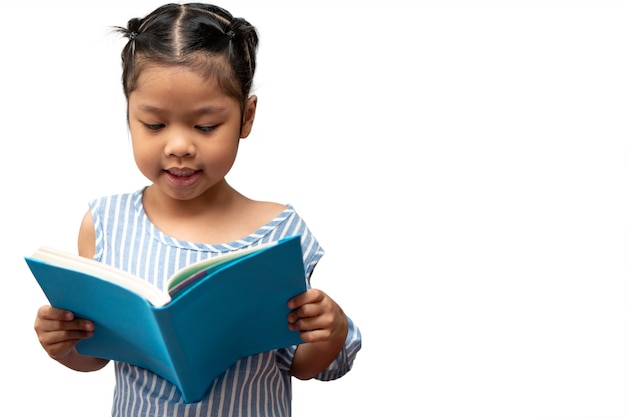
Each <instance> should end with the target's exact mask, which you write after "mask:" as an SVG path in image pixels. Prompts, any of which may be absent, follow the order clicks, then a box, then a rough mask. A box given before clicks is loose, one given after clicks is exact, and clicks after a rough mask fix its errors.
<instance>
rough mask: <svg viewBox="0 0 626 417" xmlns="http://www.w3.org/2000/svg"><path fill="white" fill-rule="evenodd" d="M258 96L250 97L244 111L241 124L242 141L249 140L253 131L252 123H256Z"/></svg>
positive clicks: (240, 135)
mask: <svg viewBox="0 0 626 417" xmlns="http://www.w3.org/2000/svg"><path fill="white" fill-rule="evenodd" d="M257 100H258V99H257V96H250V97H248V100H246V107H245V108H244V109H243V118H242V122H241V133H240V134H239V137H240V138H241V139H244V138H247V137H248V135H249V134H250V132H251V131H252V123H253V122H254V114H255V113H256V103H257Z"/></svg>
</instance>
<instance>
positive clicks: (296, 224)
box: [89, 189, 361, 417]
mask: <svg viewBox="0 0 626 417" xmlns="http://www.w3.org/2000/svg"><path fill="white" fill-rule="evenodd" d="M142 195H143V189H142V190H138V191H136V192H134V193H131V194H119V195H112V196H106V197H102V198H99V199H96V200H94V201H92V202H90V204H89V206H90V210H91V214H92V217H93V220H94V226H95V231H96V253H95V256H94V259H96V260H98V261H100V262H103V263H105V264H109V265H112V266H114V267H117V268H120V269H123V270H126V271H128V272H130V273H132V274H134V275H137V276H139V277H142V278H143V279H145V280H147V281H148V282H150V283H151V284H153V285H155V286H157V287H159V288H164V286H165V285H166V280H167V277H169V276H170V275H171V274H173V273H174V272H175V271H176V270H178V269H180V268H181V267H183V266H185V265H188V264H190V263H192V262H195V261H198V260H200V259H206V258H209V257H213V256H216V255H218V254H221V253H224V252H230V251H233V250H237V249H241V248H245V247H250V246H256V245H259V244H262V243H266V242H271V241H275V240H278V239H281V238H283V237H288V236H293V235H298V234H299V235H301V241H302V249H303V259H304V265H305V269H306V274H307V280H310V277H311V274H312V273H313V270H314V269H315V266H316V265H317V262H318V261H319V260H320V258H321V257H322V256H323V254H324V250H323V249H322V247H321V246H320V245H319V243H318V242H317V240H316V239H315V237H314V236H313V235H312V234H311V233H310V231H309V230H308V228H307V226H306V224H305V223H304V221H303V220H302V219H301V218H300V216H299V215H298V214H297V213H296V212H295V210H294V208H293V207H292V206H291V205H287V207H286V208H285V209H284V210H283V212H282V213H280V214H279V215H278V216H276V218H274V219H273V220H271V221H270V222H269V223H267V224H266V225H264V226H263V227H261V228H260V229H259V230H257V231H256V232H254V233H252V234H250V235H249V236H246V237H245V238H243V239H239V240H237V241H234V242H229V243H225V244H214V245H208V244H202V243H192V242H186V241H181V240H178V239H175V238H173V237H171V236H168V235H166V234H164V233H163V232H161V231H160V230H158V229H157V228H156V227H155V226H154V225H153V224H152V223H151V222H150V220H149V219H148V216H147V215H146V213H145V211H144V210H143V204H142ZM349 324H350V328H349V334H348V338H347V339H346V344H345V346H344V349H343V351H342V352H341V353H340V355H339V356H338V357H337V359H336V360H335V361H334V362H333V363H332V364H331V365H330V366H329V367H328V368H327V369H326V370H324V371H323V372H322V373H320V374H319V375H318V376H317V379H320V380H332V379H336V378H339V377H341V376H342V375H344V374H345V373H346V372H348V371H349V370H350V368H351V367H352V363H353V361H354V358H355V356H356V353H357V352H358V350H359V349H360V347H361V335H360V332H359V329H358V328H357V327H356V326H355V325H354V323H353V322H352V321H351V320H349ZM294 353H295V346H292V347H289V348H285V349H278V350H274V351H270V352H264V353H261V354H258V355H252V356H249V357H246V358H243V359H241V360H239V361H238V362H237V363H235V364H234V365H233V366H232V367H230V368H229V369H228V370H226V372H225V373H224V374H223V375H221V376H220V377H218V378H217V379H216V380H215V381H214V383H213V385H212V386H211V388H210V390H209V391H208V392H207V393H206V394H205V396H204V397H203V399H202V400H201V401H199V402H197V403H192V404H185V403H184V402H183V399H182V396H181V395H180V393H179V392H178V390H177V388H176V386H174V385H173V384H171V383H169V382H168V381H166V380H165V379H163V378H161V377H159V376H158V375H156V374H154V373H152V372H150V371H147V370H145V369H143V368H139V367H136V366H132V365H129V364H127V363H120V362H116V363H115V381H116V384H115V391H114V396H113V408H112V415H113V416H114V417H126V416H129V417H130V416H133V417H140V416H141V417H144V416H145V417H147V416H151V417H152V416H154V417H158V416H185V417H187V416H189V417H192V416H197V417H199V416H220V417H222V416H233V417H265V416H267V417H269V416H276V417H286V416H290V415H291V377H290V376H289V367H290V366H291V362H292V360H293V355H294Z"/></svg>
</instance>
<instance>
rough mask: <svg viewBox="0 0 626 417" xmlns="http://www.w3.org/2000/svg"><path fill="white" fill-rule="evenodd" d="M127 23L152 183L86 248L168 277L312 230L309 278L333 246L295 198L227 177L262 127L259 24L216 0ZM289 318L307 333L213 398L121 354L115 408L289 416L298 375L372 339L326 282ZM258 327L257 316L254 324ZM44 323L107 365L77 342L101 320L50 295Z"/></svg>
mask: <svg viewBox="0 0 626 417" xmlns="http://www.w3.org/2000/svg"><path fill="white" fill-rule="evenodd" d="M119 30H120V31H121V32H122V33H124V35H125V36H126V37H128V43H127V45H126V46H125V48H124V50H123V52H122V66H123V75H122V79H123V89H124V94H125V95H126V99H127V103H128V112H127V115H128V123H129V128H130V133H131V137H132V146H133V153H134V157H135V161H136V164H137V166H138V168H139V170H140V171H141V172H142V173H143V174H144V175H145V176H146V178H148V179H149V180H150V182H151V184H150V185H149V186H147V187H145V188H143V189H140V190H137V191H135V192H132V193H128V194H119V195H112V196H106V197H102V198H99V199H96V200H94V201H92V202H90V204H89V209H88V211H87V213H86V214H85V216H84V218H83V221H82V223H81V227H80V232H79V236H78V250H79V253H80V255H81V256H85V257H89V258H94V259H96V260H98V261H100V262H103V263H106V264H110V265H112V266H114V267H117V268H121V269H125V270H127V271H129V272H131V273H133V274H135V275H138V276H141V277H143V278H144V279H146V280H148V281H150V282H151V283H152V284H154V285H156V286H159V287H163V286H164V280H165V278H166V277H167V276H168V275H170V274H171V273H172V272H173V271H174V269H177V268H179V267H182V266H183V265H185V264H187V263H189V262H192V261H195V260H198V259H201V258H207V257H211V256H215V255H217V254H220V253H224V252H229V251H233V250H237V249H241V248H245V247H249V246H254V245H258V244H261V243H265V242H268V241H273V240H277V239H280V238H282V237H286V236H292V235H297V234H299V235H301V236H302V239H301V241H302V247H303V259H304V264H305V268H306V274H307V279H310V277H311V274H312V272H313V269H314V267H315V265H316V264H317V262H318V261H319V260H320V258H321V256H322V255H323V253H324V252H323V250H322V248H321V247H320V245H319V244H318V242H317V241H316V240H315V238H314V237H313V235H312V234H311V233H310V232H309V230H308V229H307V226H306V225H305V223H304V221H303V220H302V219H301V218H300V217H299V216H298V214H297V213H296V212H295V210H294V208H293V207H292V206H290V205H283V204H277V203H271V202H263V201H254V200H251V199H249V198H246V197H245V196H243V195H241V194H240V193H238V192H237V191H236V190H235V189H234V188H232V187H231V186H230V185H229V184H228V183H227V182H226V180H225V176H226V174H227V173H228V171H229V170H230V169H231V167H232V166H233V163H234V161H235V157H236V155H237V148H238V145H239V140H240V138H246V137H247V136H248V135H249V134H250V131H251V129H252V124H253V121H254V116H255V111H256V106H257V98H256V96H254V95H250V94H249V93H250V88H251V86H252V80H253V76H254V71H255V63H256V58H255V54H256V48H257V43H258V38H257V33H256V30H255V28H254V27H253V26H251V25H250V24H249V23H248V22H247V21H245V20H243V19H240V18H233V17H232V16H231V15H230V13H228V12H227V11H225V10H223V9H221V8H219V7H216V6H212V5H208V4H198V3H193V4H169V5H165V6H162V7H160V8H158V9H156V10H155V11H154V12H152V13H150V14H149V15H148V16H146V17H145V18H143V19H132V20H130V21H129V22H128V27H127V28H119ZM288 307H289V308H290V309H292V312H291V313H290V314H289V315H288V316H287V317H286V318H285V326H289V328H291V329H294V330H297V331H299V334H300V337H301V338H302V340H303V341H304V342H305V343H304V344H301V345H298V346H297V347H296V346H292V347H289V348H284V349H278V350H274V351H270V352H264V353H261V354H258V355H253V356H249V357H246V358H244V359H241V360H240V361H238V362H237V363H235V364H234V365H233V366H232V367H231V368H229V369H228V370H227V371H226V372H225V373H224V374H222V375H221V376H220V377H218V378H217V379H216V380H215V381H214V382H213V385H212V386H211V388H210V389H209V390H208V391H207V392H206V394H205V395H204V397H203V398H202V400H201V401H199V402H197V403H191V404H185V403H184V402H183V400H182V397H181V395H180V393H179V392H178V390H177V388H176V387H175V386H174V385H172V384H171V383H169V382H168V381H166V380H164V379H162V378H160V377H159V376H157V375H155V374H153V373H151V372H150V371H147V370H145V369H142V368H139V367H136V366H133V365H130V364H127V363H115V376H116V386H115V392H114V397H113V408H112V414H113V415H114V416H188V415H189V416H222V415H224V416H226V415H240V416H241V415H243V416H256V417H260V416H289V415H290V412H291V381H290V378H291V376H295V377H296V378H299V379H309V378H317V379H320V380H331V379H336V378H339V377H341V376H342V375H344V374H345V373H346V372H348V371H349V370H350V369H351V367H352V364H353V361H354V359H355V356H356V353H357V351H358V350H359V349H360V346H361V336H360V333H359V330H358V329H357V327H356V326H355V325H354V324H353V323H352V321H351V320H350V319H349V318H348V317H347V316H346V315H345V314H344V312H343V311H342V309H341V308H340V307H339V306H338V305H337V304H336V303H335V302H334V301H333V300H332V299H331V298H330V297H329V296H328V295H327V294H325V293H324V292H322V291H320V290H318V289H313V288H309V289H308V290H307V291H306V292H304V293H302V294H300V295H298V296H296V297H294V298H293V299H291V300H290V301H289V302H288ZM250 326H254V322H251V323H250ZM35 330H36V332H37V334H38V337H39V340H40V342H41V345H42V346H43V348H44V349H45V350H46V352H47V353H48V354H49V355H50V356H51V357H52V358H54V359H55V360H57V361H59V362H60V363H62V364H63V365H65V366H67V367H69V368H72V369H75V370H79V371H95V370H98V369H101V368H102V367H104V366H105V365H106V364H107V362H108V361H107V360H104V359H101V358H96V357H87V356H83V355H80V354H79V353H78V352H77V350H76V349H75V345H76V344H77V343H78V342H79V341H80V340H81V339H84V338H88V337H91V336H92V335H93V334H94V332H97V331H98V328H97V326H95V325H94V323H93V322H90V321H88V320H83V319H79V318H75V317H74V315H73V314H72V312H70V311H63V310H59V309H55V308H53V307H51V306H43V307H41V308H40V309H39V311H38V313H37V318H36V320H35Z"/></svg>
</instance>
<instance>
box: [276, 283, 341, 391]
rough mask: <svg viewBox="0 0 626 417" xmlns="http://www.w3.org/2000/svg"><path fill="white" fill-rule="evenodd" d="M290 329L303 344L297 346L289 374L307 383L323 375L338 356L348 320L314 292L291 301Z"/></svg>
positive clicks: (321, 294)
mask: <svg viewBox="0 0 626 417" xmlns="http://www.w3.org/2000/svg"><path fill="white" fill-rule="evenodd" d="M288 307H289V308H290V309H292V310H293V311H292V312H291V313H289V315H288V318H287V319H288V322H289V327H290V328H291V329H292V330H299V331H300V338H301V339H302V340H303V341H304V342H306V343H304V344H301V345H298V347H297V349H296V352H295V355H294V358H293V362H292V364H291V368H290V373H291V374H292V375H293V376H295V377H296V378H298V379H310V378H313V377H314V376H316V375H318V374H319V373H320V372H322V371H323V370H324V369H326V367H328V365H330V364H331V363H332V362H333V361H334V360H335V358H337V356H338V355H339V354H340V353H341V351H342V349H343V347H344V343H345V341H346V337H347V335H348V319H347V317H346V315H345V314H344V312H343V310H342V309H341V307H339V305H338V304H337V303H335V301H333V299H332V298H330V297H329V296H328V295H326V294H325V293H324V292H322V291H320V290H317V289H309V290H308V291H306V292H304V293H302V294H300V295H298V296H296V297H294V298H292V299H291V300H290V301H289V304H288Z"/></svg>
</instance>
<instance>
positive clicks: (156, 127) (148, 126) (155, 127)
mask: <svg viewBox="0 0 626 417" xmlns="http://www.w3.org/2000/svg"><path fill="white" fill-rule="evenodd" d="M143 125H144V126H145V127H146V129H149V130H160V129H163V128H164V127H165V125H164V124H162V123H144V124H143Z"/></svg>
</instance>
